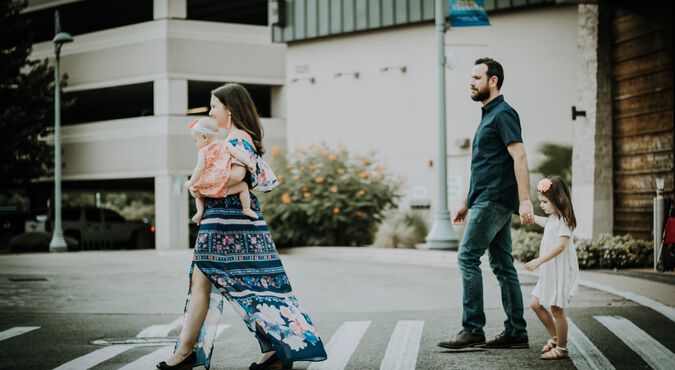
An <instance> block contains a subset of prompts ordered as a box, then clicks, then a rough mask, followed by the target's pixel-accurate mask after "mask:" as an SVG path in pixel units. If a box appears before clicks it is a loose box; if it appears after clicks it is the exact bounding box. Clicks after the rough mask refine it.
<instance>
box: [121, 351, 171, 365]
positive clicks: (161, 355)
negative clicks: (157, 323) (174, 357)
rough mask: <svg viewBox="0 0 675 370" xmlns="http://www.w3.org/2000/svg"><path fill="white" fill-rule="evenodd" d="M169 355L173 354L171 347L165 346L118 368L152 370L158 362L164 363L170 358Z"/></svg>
mask: <svg viewBox="0 0 675 370" xmlns="http://www.w3.org/2000/svg"><path fill="white" fill-rule="evenodd" d="M171 354H173V346H165V347H162V348H160V349H158V350H156V351H153V352H151V353H149V354H147V355H145V356H143V357H141V358H139V359H138V360H136V361H134V362H131V363H129V364H126V365H125V366H122V367H120V368H119V370H139V369H154V368H155V365H157V363H158V362H161V361H165V360H166V359H167V358H169V357H171Z"/></svg>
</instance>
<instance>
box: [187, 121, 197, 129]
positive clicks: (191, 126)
mask: <svg viewBox="0 0 675 370" xmlns="http://www.w3.org/2000/svg"><path fill="white" fill-rule="evenodd" d="M197 121H198V120H196V119H193V120H192V121H190V123H188V128H189V129H192V128H194V127H195V125H196V124H197Z"/></svg>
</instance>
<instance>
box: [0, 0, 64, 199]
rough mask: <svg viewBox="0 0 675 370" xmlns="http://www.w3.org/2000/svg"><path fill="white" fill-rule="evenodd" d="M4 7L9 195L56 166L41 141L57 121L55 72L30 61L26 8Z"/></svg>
mask: <svg viewBox="0 0 675 370" xmlns="http://www.w3.org/2000/svg"><path fill="white" fill-rule="evenodd" d="M0 3H2V5H0V17H1V18H2V20H0V29H1V30H2V35H3V37H2V41H1V42H0V74H1V75H0V132H2V135H0V158H2V162H0V189H3V190H4V191H8V190H10V191H11V190H12V189H16V188H19V187H21V186H22V185H25V184H26V183H28V182H30V181H31V180H34V179H37V178H40V177H43V176H46V175H48V174H49V172H50V169H51V168H52V166H53V155H54V153H53V149H52V148H51V147H50V146H49V145H47V143H46V142H45V141H43V140H40V137H41V136H44V135H46V134H47V129H48V127H49V126H51V124H52V122H53V116H54V113H53V112H54V109H53V105H54V103H53V96H54V92H53V91H54V86H53V85H54V84H53V80H54V70H53V69H52V67H51V66H50V65H49V64H48V62H47V61H46V60H45V61H31V60H29V59H28V56H29V55H30V51H31V47H32V43H33V40H32V37H31V35H30V27H29V24H28V23H27V22H26V21H25V20H24V19H22V18H21V17H20V16H19V12H20V10H21V9H23V8H24V7H25V6H26V5H27V3H26V2H21V1H3V2H0Z"/></svg>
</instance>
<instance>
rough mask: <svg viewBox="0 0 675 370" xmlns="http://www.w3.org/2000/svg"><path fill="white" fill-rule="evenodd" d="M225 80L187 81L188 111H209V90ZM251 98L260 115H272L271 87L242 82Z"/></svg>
mask: <svg viewBox="0 0 675 370" xmlns="http://www.w3.org/2000/svg"><path fill="white" fill-rule="evenodd" d="M224 84H225V82H210V81H188V113H190V114H199V115H206V114H208V111H209V108H208V107H209V99H210V98H211V90H214V89H216V88H218V87H220V86H222V85H224ZM242 85H243V86H244V87H245V88H246V90H248V93H249V94H251V99H253V103H255V106H256V109H257V110H258V115H259V116H260V117H271V116H272V108H271V106H272V87H271V86H267V85H249V84H242Z"/></svg>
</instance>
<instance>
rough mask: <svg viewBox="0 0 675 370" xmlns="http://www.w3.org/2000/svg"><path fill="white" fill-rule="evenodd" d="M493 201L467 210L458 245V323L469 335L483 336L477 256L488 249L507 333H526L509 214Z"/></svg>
mask: <svg viewBox="0 0 675 370" xmlns="http://www.w3.org/2000/svg"><path fill="white" fill-rule="evenodd" d="M512 213H513V212H512V211H511V210H510V209H508V208H507V207H505V206H503V205H501V204H500V203H497V202H491V201H490V202H481V203H478V204H475V205H473V206H472V207H471V209H470V210H469V216H468V219H467V222H466V229H465V231H464V238H463V239H462V244H461V245H460V247H459V256H458V258H457V260H458V262H459V270H460V272H461V274H462V285H463V288H464V296H463V301H464V312H463V314H462V326H463V327H464V330H466V331H468V332H471V333H473V334H478V335H484V332H483V327H484V326H485V311H484V308H483V277H482V275H481V269H480V258H481V256H482V255H483V254H485V250H486V249H487V250H488V254H489V257H490V267H492V271H493V272H494V273H495V275H497V280H498V281H499V286H500V288H501V291H502V304H503V306H504V311H505V312H506V321H504V327H505V330H506V334H507V335H521V334H526V333H527V331H526V329H525V327H526V325H527V324H526V323H525V319H524V318H523V294H522V292H521V290H520V281H518V273H517V272H516V269H515V267H514V266H513V255H512V254H511V214H512Z"/></svg>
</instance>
